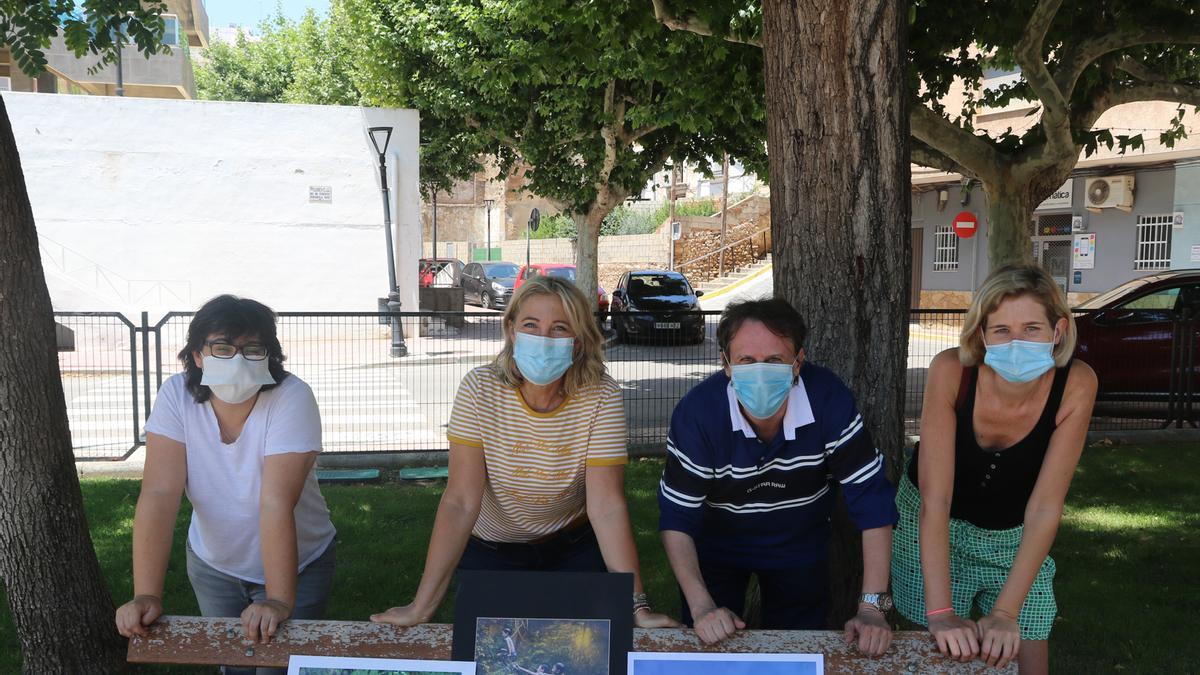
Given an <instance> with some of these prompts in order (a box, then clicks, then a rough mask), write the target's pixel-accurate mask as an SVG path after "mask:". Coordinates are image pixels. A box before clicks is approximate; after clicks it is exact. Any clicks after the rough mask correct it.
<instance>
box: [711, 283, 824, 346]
mask: <svg viewBox="0 0 1200 675" xmlns="http://www.w3.org/2000/svg"><path fill="white" fill-rule="evenodd" d="M749 319H753V320H754V321H758V322H760V323H762V325H764V326H766V327H767V330H769V331H771V332H772V333H774V334H776V335H778V336H779V337H781V338H787V339H789V340H791V341H792V344H793V345H795V346H796V351H800V348H801V347H803V346H804V339H805V338H806V337H808V327H807V326H805V325H804V319H803V318H802V317H801V316H800V312H797V311H796V308H795V307H792V305H791V303H789V302H788V301H787V300H784V299H782V298H764V299H762V300H747V301H745V302H735V303H734V304H732V305H728V306H727V307H725V311H724V312H721V323H719V324H717V345H718V346H719V347H720V349H721V353H722V354H724V355H725V358H729V343H731V342H733V336H734V335H736V334H737V332H738V330H739V329H741V327H742V324H743V323H745V322H746V321H747V320H749Z"/></svg>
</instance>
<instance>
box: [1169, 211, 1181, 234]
mask: <svg viewBox="0 0 1200 675" xmlns="http://www.w3.org/2000/svg"><path fill="white" fill-rule="evenodd" d="M1171 228H1172V229H1175V230H1182V229H1183V211H1176V212H1175V213H1172V214H1171Z"/></svg>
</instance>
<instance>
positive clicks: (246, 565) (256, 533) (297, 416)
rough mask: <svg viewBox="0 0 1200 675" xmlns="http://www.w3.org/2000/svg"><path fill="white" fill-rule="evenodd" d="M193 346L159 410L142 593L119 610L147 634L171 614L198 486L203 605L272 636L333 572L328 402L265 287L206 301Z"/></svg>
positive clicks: (138, 567) (194, 538) (152, 432)
mask: <svg viewBox="0 0 1200 675" xmlns="http://www.w3.org/2000/svg"><path fill="white" fill-rule="evenodd" d="M179 359H180V361H181V362H182V363H183V367H184V372H182V373H179V374H176V375H174V376H172V377H170V378H169V379H167V381H166V382H164V383H163V386H162V388H161V389H160V390H159V392H158V398H157V399H156V400H155V403H154V409H153V411H152V413H151V415H150V419H149V420H148V421H147V422H146V464H145V469H144V472H143V476H142V490H141V495H140V496H139V497H138V503H137V511H136V514H135V516H134V522H133V586H134V598H133V599H132V600H130V601H129V602H127V603H125V604H124V605H122V606H121V607H120V608H119V609H118V610H117V614H116V622H117V628H118V630H119V631H120V633H121V634H122V635H125V636H127V637H128V636H131V635H145V634H146V626H148V625H150V624H151V623H153V622H154V621H155V620H156V619H157V618H158V617H159V616H160V615H161V614H162V613H163V599H162V594H163V582H164V578H165V576H166V571H167V561H168V559H169V558H170V553H171V541H172V535H173V533H174V529H175V518H176V515H177V514H178V511H179V504H180V497H181V496H182V495H184V494H186V495H187V498H188V501H189V502H191V505H192V520H191V526H190V527H189V529H188V536H187V570H188V578H189V580H190V581H191V584H192V589H193V591H194V592H195V594H196V600H197V601H198V603H199V605H200V611H201V613H202V614H203V615H204V616H219V617H240V618H241V620H242V626H243V627H244V629H245V631H246V636H247V637H248V638H249V639H251V640H256V641H261V642H269V641H270V639H271V637H272V636H274V635H275V633H276V631H277V630H278V628H279V625H280V624H281V623H283V622H284V621H286V620H287V619H290V618H297V619H316V618H321V617H322V615H323V614H324V611H325V604H326V600H327V598H328V596H329V590H330V586H331V585H332V581H333V569H334V557H335V553H334V534H335V532H334V527H333V523H332V522H330V519H329V510H328V509H327V508H326V506H325V500H324V498H323V497H322V496H321V492H320V489H319V488H318V486H317V477H316V470H315V463H316V458H317V453H319V452H320V451H321V416H320V412H319V411H318V409H317V402H316V399H315V398H314V397H313V393H312V390H311V389H310V388H309V386H308V385H307V384H305V383H304V382H303V381H301V380H300V378H298V377H296V376H295V375H293V374H291V373H288V372H287V371H285V370H284V369H283V360H284V355H283V350H282V348H281V347H280V344H279V339H278V338H277V337H276V332H275V313H274V312H272V311H271V309H270V308H268V307H266V306H265V305H263V304H261V303H258V302H255V301H254V300H249V299H245V298H237V297H234V296H230V295H222V296H219V297H216V298H213V299H212V300H210V301H209V302H207V303H205V305H204V306H203V307H201V308H200V310H199V311H198V312H196V315H195V317H194V318H193V319H192V322H191V324H190V325H189V327H188V334H187V345H186V346H185V347H184V348H183V350H182V351H180V352H179ZM226 672H227V673H232V672H240V671H236V670H233V669H226ZM246 672H249V671H246Z"/></svg>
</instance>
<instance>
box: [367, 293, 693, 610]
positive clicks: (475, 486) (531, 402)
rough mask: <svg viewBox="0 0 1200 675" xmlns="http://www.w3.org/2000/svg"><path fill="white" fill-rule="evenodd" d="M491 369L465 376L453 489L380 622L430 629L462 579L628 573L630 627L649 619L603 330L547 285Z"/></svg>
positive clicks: (521, 308)
mask: <svg viewBox="0 0 1200 675" xmlns="http://www.w3.org/2000/svg"><path fill="white" fill-rule="evenodd" d="M502 325H503V330H504V347H503V348H502V349H501V351H500V354H499V355H498V356H497V357H496V359H495V360H494V361H493V362H492V363H490V364H488V365H485V366H480V367H478V368H476V369H474V370H472V371H471V372H469V373H467V375H466V377H464V378H463V381H462V384H461V385H460V386H459V389H458V394H457V395H456V396H455V398H454V407H453V409H452V411H451V413H450V423H449V425H448V430H447V436H448V437H449V441H450V478H449V481H448V483H447V485H446V491H445V493H443V495H442V500H441V503H440V504H439V505H438V510H437V517H436V518H435V520H434V524H433V534H432V535H431V537H430V540H429V552H428V554H427V555H426V558H425V571H424V573H423V574H422V576H421V582H420V584H419V585H418V587H417V592H416V597H415V598H414V599H413V601H412V603H411V604H409V605H406V606H403V607H393V608H391V609H389V610H388V611H386V612H383V613H381V614H376V615H374V616H372V617H371V620H372V621H376V622H382V623H391V624H397V625H401V626H411V625H413V624H418V623H424V622H426V621H429V620H430V618H432V616H433V613H434V612H435V611H436V610H437V608H438V605H440V604H441V601H442V597H443V596H444V595H445V594H446V590H447V588H448V587H449V585H450V581H451V578H452V576H453V574H454V571H455V569H459V570H496V571H499V570H527V571H557V572H605V571H611V572H631V573H633V579H634V581H633V590H634V595H633V597H632V598H630V608H631V610H632V611H633V618H634V623H635V624H636V625H638V626H640V627H643V628H654V627H659V626H672V625H677V624H676V623H675V621H674V620H672V619H671V618H670V617H667V616H665V615H663V614H656V613H654V612H652V611H651V609H650V605H649V604H648V603H647V602H646V595H645V593H644V592H643V590H642V580H641V576H640V574H639V572H638V556H637V549H636V547H635V546H634V540H633V529H632V527H631V526H630V524H629V511H628V509H627V507H626V504H625V487H624V479H625V463H626V462H627V461H628V455H627V452H626V448H625V411H624V407H623V404H622V399H621V387H620V386H619V385H618V384H617V383H616V381H615V380H613V379H612V377H610V376H609V375H608V373H607V372H606V369H605V367H604V353H603V349H602V347H601V336H600V331H599V329H598V328H597V327H596V320H595V319H594V318H593V316H592V303H591V302H588V300H587V298H586V297H585V296H584V295H583V293H582V292H580V290H579V289H578V288H576V287H575V285H574V284H573V283H571V282H570V281H567V280H564V279H559V278H556V277H548V276H539V277H534V278H532V279H530V280H529V281H527V282H526V283H525V284H524V285H522V286H521V288H520V289H519V290H518V291H517V293H516V295H514V296H513V298H512V301H511V302H510V303H509V306H508V309H507V310H505V312H504V319H503V324H502Z"/></svg>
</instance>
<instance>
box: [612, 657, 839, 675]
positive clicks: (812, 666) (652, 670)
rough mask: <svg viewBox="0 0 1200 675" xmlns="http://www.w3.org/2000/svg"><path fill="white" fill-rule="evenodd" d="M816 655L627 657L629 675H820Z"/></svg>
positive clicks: (820, 664)
mask: <svg viewBox="0 0 1200 675" xmlns="http://www.w3.org/2000/svg"><path fill="white" fill-rule="evenodd" d="M824 672H825V658H824V657H823V656H822V655H820V654H711V653H704V654H682V653H665V652H664V653H648V652H630V653H629V675H823V673H824Z"/></svg>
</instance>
